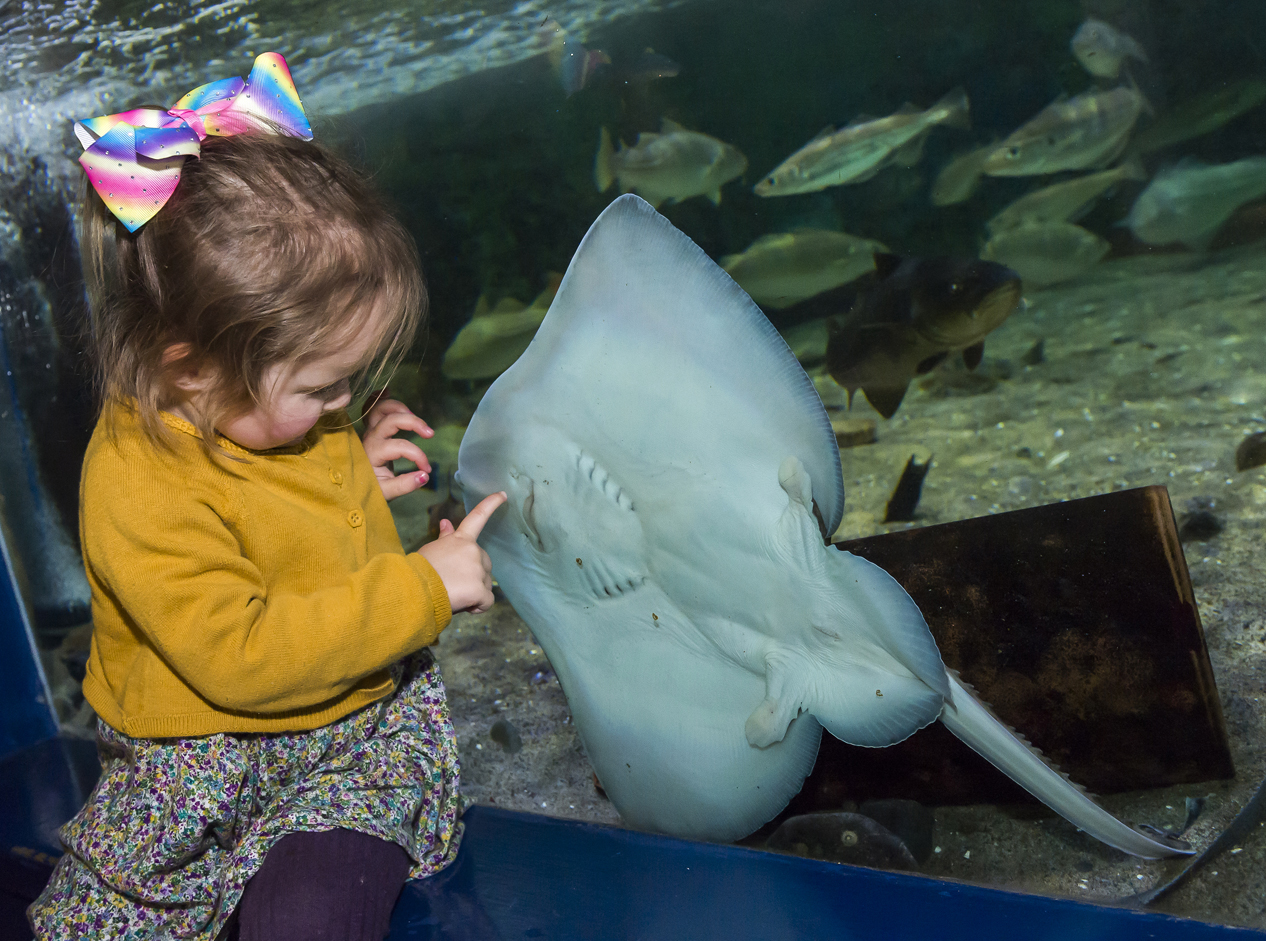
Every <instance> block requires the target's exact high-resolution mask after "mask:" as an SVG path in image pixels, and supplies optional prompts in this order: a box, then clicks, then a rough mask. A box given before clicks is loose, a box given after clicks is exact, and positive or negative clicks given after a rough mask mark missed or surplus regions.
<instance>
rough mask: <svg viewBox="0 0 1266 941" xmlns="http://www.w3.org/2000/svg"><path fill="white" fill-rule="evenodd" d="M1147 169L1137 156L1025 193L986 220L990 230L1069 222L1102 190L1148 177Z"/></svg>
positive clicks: (993, 232) (991, 231)
mask: <svg viewBox="0 0 1266 941" xmlns="http://www.w3.org/2000/svg"><path fill="white" fill-rule="evenodd" d="M1146 179H1147V171H1146V170H1144V169H1143V165H1142V164H1141V163H1140V162H1139V161H1138V160H1137V159H1133V160H1129V161H1126V162H1125V163H1123V164H1121V165H1120V166H1117V167H1113V168H1112V169H1111V170H1101V171H1099V172H1098V173H1088V174H1086V175H1085V176H1079V177H1074V178H1073V179H1071V180H1065V181H1064V182H1062V183H1055V184H1053V185H1051V186H1044V187H1042V188H1041V189H1039V190H1034V191H1033V192H1031V193H1026V194H1025V195H1024V196H1021V197H1020V198H1019V199H1017V200H1016V201H1015V202H1013V203H1011V205H1009V206H1007V207H1006V208H1005V209H1003V210H1002V211H1001V212H999V213H998V214H997V215H995V216H994V217H993V218H992V219H990V220H989V221H988V222H987V223H985V225H986V227H987V228H988V229H989V231H990V233H991V234H994V235H997V234H998V233H999V232H1002V231H1003V230H1005V229H1014V228H1016V227H1017V226H1020V225H1037V224H1040V223H1044V222H1070V221H1073V220H1074V219H1076V218H1079V217H1080V216H1081V215H1082V214H1083V213H1084V212H1085V211H1086V210H1087V209H1089V208H1090V206H1091V204H1092V203H1093V202H1094V201H1095V200H1096V199H1098V198H1099V196H1101V195H1102V194H1103V193H1105V192H1107V191H1108V190H1109V189H1111V188H1112V187H1114V186H1116V185H1117V184H1118V183H1121V182H1123V181H1125V180H1146Z"/></svg>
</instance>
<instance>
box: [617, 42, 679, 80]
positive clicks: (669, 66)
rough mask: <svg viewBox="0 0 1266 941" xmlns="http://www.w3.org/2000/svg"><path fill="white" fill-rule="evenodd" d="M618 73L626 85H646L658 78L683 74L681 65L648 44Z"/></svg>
mask: <svg viewBox="0 0 1266 941" xmlns="http://www.w3.org/2000/svg"><path fill="white" fill-rule="evenodd" d="M618 74H619V77H620V81H621V82H623V83H624V84H626V85H644V84H646V83H648V82H653V81H655V80H656V79H661V78H676V77H677V76H678V75H680V74H681V65H680V64H679V63H677V62H674V61H673V60H672V59H670V58H668V56H666V55H662V54H661V53H658V52H656V51H655V50H654V49H652V48H651V47H650V46H647V47H646V48H645V49H644V50H642V54H641V55H639V56H638V57H637V58H636V59H634V60H633V61H632V62H630V63H629V64H628V65H626V66H622V67H621V68H620V69H619V73H618Z"/></svg>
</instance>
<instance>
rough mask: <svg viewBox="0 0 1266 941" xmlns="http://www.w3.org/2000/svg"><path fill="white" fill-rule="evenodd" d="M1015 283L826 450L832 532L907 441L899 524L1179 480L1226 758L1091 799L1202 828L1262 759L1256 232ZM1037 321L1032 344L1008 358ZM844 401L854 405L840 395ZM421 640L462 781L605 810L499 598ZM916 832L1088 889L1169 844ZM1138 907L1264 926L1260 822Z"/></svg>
mask: <svg viewBox="0 0 1266 941" xmlns="http://www.w3.org/2000/svg"><path fill="white" fill-rule="evenodd" d="M1027 299H1028V302H1029V307H1028V309H1027V310H1022V311H1020V312H1017V313H1016V314H1014V315H1013V316H1012V317H1011V318H1010V319H1009V320H1008V321H1007V322H1006V323H1005V324H1004V325H1003V326H1002V327H1000V328H999V329H998V330H997V331H995V332H994V333H993V334H992V335H991V336H990V337H989V340H988V342H987V344H986V351H985V352H986V355H985V361H984V362H983V363H982V364H981V366H980V367H979V368H978V369H977V370H976V372H974V373H968V372H967V371H966V370H965V369H964V368H963V367H962V366H961V363H959V364H957V365H946V366H942V367H941V368H940V369H939V370H937V371H936V372H934V373H933V374H931V375H929V376H928V377H925V378H924V379H923V380H921V382H920V383H919V384H918V385H916V386H915V387H912V389H911V390H910V393H909V394H908V395H907V398H906V400H905V402H904V403H903V405H902V407H901V410H900V411H899V412H898V413H897V415H896V417H895V418H894V419H893V420H891V421H887V422H885V421H882V420H879V431H878V441H877V442H876V443H874V444H870V445H866V446H861V447H855V448H849V449H846V450H845V451H844V452H843V454H842V458H843V468H844V481H845V487H846V490H847V494H848V506H847V510H846V515H845V517H844V522H843V524H842V525H841V527H840V530H839V532H838V533H837V538H848V537H852V536H859V535H868V534H871V533H875V532H883V531H886V530H888V529H893V528H898V526H896V525H894V526H887V525H885V524H883V523H881V522H879V520H881V519H882V517H883V510H884V505H885V503H886V501H887V499H888V496H889V495H890V493H891V489H892V486H893V484H894V483H895V481H896V479H897V477H898V476H899V474H900V471H901V468H902V467H903V465H904V464H905V462H906V460H907V459H908V458H909V457H910V456H911V454H918V455H920V457H924V458H925V457H927V456H929V455H930V456H931V457H932V458H933V460H934V462H935V463H934V466H933V468H932V470H931V473H930V474H929V476H928V478H927V481H926V484H925V486H924V490H923V498H922V501H921V502H920V505H919V511H920V516H919V520H918V523H917V524H915V525H926V524H932V523H941V522H947V521H951V520H956V519H963V518H967V517H973V516H981V515H984V514H988V513H996V512H1002V511H1006V510H1012V509H1019V508H1021V507H1028V506H1037V505H1041V504H1045V503H1052V502H1056V501H1059V500H1065V499H1072V498H1076V497H1083V496H1089V495H1092V494H1097V493H1105V492H1108V491H1111V490H1117V489H1124V488H1130V487H1138V486H1142V485H1146V484H1156V483H1159V484H1164V485H1166V486H1167V487H1168V488H1169V493H1170V497H1171V500H1172V502H1173V505H1174V508H1175V511H1176V513H1177V514H1178V515H1179V518H1180V520H1181V518H1182V516H1183V514H1184V512H1185V510H1186V508H1187V507H1188V505H1189V503H1190V501H1193V500H1202V501H1204V504H1205V505H1207V506H1211V507H1212V510H1213V512H1214V513H1215V514H1216V516H1217V517H1218V519H1219V520H1220V521H1221V523H1222V524H1223V527H1224V528H1223V530H1222V532H1221V533H1220V534H1219V535H1217V536H1216V537H1214V538H1212V539H1210V540H1207V541H1204V542H1188V543H1187V544H1186V545H1185V552H1186V556H1187V563H1188V565H1189V567H1190V570H1191V577H1192V581H1193V583H1194V586H1195V592H1196V599H1197V602H1198V605H1199V609H1200V615H1201V618H1202V619H1203V622H1204V628H1205V633H1206V638H1207V641H1208V646H1209V653H1210V657H1211V659H1212V663H1213V668H1214V672H1215V674H1216V677H1217V682H1218V688H1219V693H1220V696H1221V701H1222V708H1223V711H1224V714H1225V717H1226V721H1227V729H1228V734H1229V737H1230V745H1231V753H1232V756H1233V759H1234V762H1235V767H1236V770H1237V775H1236V777H1235V779H1233V780H1231V781H1227V782H1206V783H1204V784H1200V785H1184V786H1181V787H1175V788H1169V789H1165V790H1158V791H1147V792H1138V793H1133V794H1124V795H1115V796H1112V797H1109V798H1106V799H1104V800H1103V803H1104V804H1105V805H1106V806H1107V807H1108V809H1109V810H1111V811H1112V812H1113V813H1115V814H1117V815H1119V816H1121V817H1123V818H1125V819H1127V820H1132V821H1147V822H1150V823H1152V824H1154V825H1158V826H1169V827H1178V826H1180V825H1181V824H1182V821H1183V819H1184V817H1185V810H1184V800H1185V798H1188V797H1203V798H1206V805H1205V810H1204V812H1203V814H1202V815H1201V816H1200V818H1199V819H1198V821H1197V822H1196V824H1195V825H1194V826H1193V828H1192V829H1191V830H1190V831H1188V833H1187V838H1188V839H1190V840H1191V841H1192V843H1193V844H1194V845H1195V847H1196V848H1197V849H1203V848H1204V847H1206V846H1207V845H1208V844H1209V843H1211V842H1212V841H1213V840H1214V839H1215V838H1216V836H1217V835H1218V834H1219V833H1221V831H1222V830H1223V829H1224V828H1225V827H1226V825H1227V824H1228V823H1229V822H1230V820H1231V819H1232V818H1233V817H1234V816H1235V815H1236V813H1237V812H1238V811H1239V810H1240V808H1241V807H1242V806H1243V804H1244V803H1246V802H1247V800H1248V799H1249V798H1250V797H1251V796H1252V794H1253V793H1254V791H1255V790H1256V788H1257V786H1258V784H1259V783H1260V782H1261V781H1262V779H1263V776H1264V775H1266V707H1264V705H1263V698H1264V695H1266V582H1264V581H1263V578H1262V572H1263V568H1264V566H1263V562H1262V556H1261V550H1262V535H1263V522H1264V521H1266V468H1257V469H1253V470H1248V471H1244V472H1240V473H1237V472H1236V470H1235V460H1234V452H1235V448H1236V446H1237V445H1238V444H1239V442H1240V440H1241V439H1242V437H1243V436H1244V435H1245V434H1248V433H1251V432H1255V431H1262V430H1266V246H1262V245H1260V244H1259V245H1256V246H1247V247H1242V248H1239V249H1236V250H1233V251H1229V252H1224V253H1220V254H1216V255H1212V256H1204V257H1200V256H1194V255H1184V254H1166V255H1157V256H1151V257H1139V258H1132V259H1126V260H1122V261H1116V262H1111V263H1107V264H1103V265H1100V266H1099V267H1098V268H1097V269H1095V270H1094V272H1093V273H1092V274H1091V275H1090V276H1088V277H1086V278H1084V279H1082V280H1081V281H1079V282H1077V283H1075V284H1072V285H1066V286H1061V287H1057V288H1052V289H1048V290H1045V291H1039V292H1033V293H1031V294H1029V295H1028V298H1027ZM1038 340H1042V341H1043V343H1044V354H1045V360H1044V361H1043V362H1041V363H1038V364H1036V365H1029V366H1026V365H1022V358H1023V357H1024V355H1025V353H1026V352H1028V351H1029V350H1030V349H1031V348H1032V347H1033V345H1034V344H1035V343H1036V342H1037V341H1038ZM818 386H819V391H820V392H821V393H822V395H823V400H824V401H825V403H826V404H827V406H828V408H842V406H843V394H842V392H841V391H840V390H839V389H838V387H836V386H835V385H834V383H833V382H831V381H830V380H829V378H822V377H819V378H818ZM853 415H854V416H859V417H876V416H874V413H873V412H872V411H871V410H870V409H869V407H868V406H867V405H866V404H865V402H863V401H860V399H859V401H858V402H855V403H854V408H853ZM427 499H428V498H420V499H416V500H411V501H403V503H402V505H401V506H400V507H399V517H398V521H399V523H400V525H401V529H402V532H406V531H408V532H413V533H416V532H418V530H419V527H421V529H422V530H423V531H424V530H425V519H424V517H421V516H420V514H424V512H425V503H426V502H427ZM900 525H910V524H900ZM406 541H408V537H406ZM437 655H438V657H439V661H440V663H441V666H442V668H443V670H444V675H445V677H446V680H447V683H448V688H449V695H450V702H451V704H452V710H453V715H454V720H455V722H456V725H457V730H458V734H459V736H460V742H461V753H462V758H463V786H464V790H465V794H466V796H467V798H468V799H469V800H470V801H472V802H475V803H488V804H495V805H497V806H500V807H508V808H514V809H517V810H526V811H532V812H535V813H542V814H550V815H554V816H559V817H567V818H572V819H582V820H589V821H594V822H598V823H605V824H613V825H617V826H618V825H620V819H619V815H618V814H617V813H616V811H615V809H614V808H613V807H612V806H611V805H610V803H609V802H607V801H606V800H605V799H604V798H603V797H602V796H601V795H600V794H599V792H598V791H597V790H596V789H595V786H594V778H593V773H592V770H591V769H590V767H589V764H588V761H587V760H586V758H585V752H584V748H583V745H582V744H581V742H580V741H579V739H578V737H577V735H576V733H575V730H574V727H573V726H572V724H571V720H570V715H569V712H568V708H567V702H566V699H565V698H564V696H563V694H562V690H561V688H560V687H559V685H558V681H557V680H556V679H555V678H554V675H553V673H552V672H551V671H550V669H549V662H548V660H547V659H546V657H545V655H544V653H543V652H542V650H541V648H540V646H539V645H537V644H536V642H535V640H534V638H533V637H532V634H531V631H530V630H529V629H528V627H527V626H526V625H525V624H524V623H523V621H522V620H521V619H520V618H519V617H518V616H517V615H516V614H515V612H514V610H513V609H512V608H511V607H510V605H509V603H507V602H504V601H502V602H499V603H498V604H497V605H496V606H494V608H493V609H492V610H491V611H489V612H488V613H487V614H484V615H478V616H476V615H468V614H462V615H459V616H457V617H456V618H455V619H454V622H453V624H452V626H451V627H450V628H449V629H448V630H446V631H445V632H444V634H443V636H442V638H441V640H440V642H439V645H438V647H437ZM499 719H504V720H507V721H508V722H509V723H511V724H512V725H513V726H514V729H515V730H516V731H517V732H518V735H519V737H520V738H521V740H522V747H521V749H519V750H518V751H516V752H513V753H512V752H510V751H508V750H507V749H506V747H505V746H504V745H503V744H501V743H500V742H499V741H498V740H497V739H498V738H499V739H502V740H505V739H506V736H505V735H504V734H498V735H497V737H496V738H494V737H493V734H492V733H493V726H494V723H496V722H497V720H499ZM512 744H513V743H512ZM935 841H936V845H937V847H938V851H937V852H935V853H933V855H932V857H931V859H930V861H929V862H928V863H927V864H925V865H924V867H923V869H922V871H923V872H924V873H926V874H928V875H932V876H938V877H948V878H953V879H960V880H966V881H969V882H974V883H980V884H986V885H993V886H1001V887H1006V888H1009V889H1015V890H1020V891H1024V892H1035V893H1044V894H1053V895H1060V896H1067V897H1072V898H1080V899H1086V900H1093V901H1097V902H1113V901H1118V900H1123V899H1124V898H1125V897H1127V896H1130V895H1132V894H1134V893H1137V892H1141V891H1146V890H1148V889H1151V888H1153V887H1155V886H1158V885H1161V884H1163V883H1165V882H1167V881H1168V880H1169V879H1170V878H1171V877H1172V876H1173V875H1175V874H1176V873H1177V872H1178V871H1179V870H1180V869H1182V868H1183V866H1184V862H1183V861H1181V860H1169V861H1156V862H1151V861H1145V860H1137V859H1134V858H1133V857H1129V856H1126V855H1124V854H1122V853H1120V852H1118V851H1116V850H1113V849H1111V848H1109V847H1106V846H1103V845H1101V844H1099V843H1098V842H1096V841H1095V840H1093V839H1091V838H1089V837H1087V836H1086V835H1084V834H1081V833H1079V832H1078V831H1076V830H1075V828H1074V827H1073V826H1072V825H1071V824H1068V823H1066V822H1065V821H1063V820H1062V819H1060V818H1058V817H1053V816H1035V815H1034V813H1033V812H1032V810H1031V809H1029V808H1027V807H1026V808H1008V807H997V806H988V805H978V806H970V807H942V808H937V809H936V836H935ZM1153 907H1154V908H1157V909H1160V910H1163V911H1169V912H1172V913H1175V914H1181V915H1185V916H1189V917H1195V918H1200V919H1205V920H1210V921H1217V922H1223V923H1228V924H1236V925H1248V926H1253V927H1257V928H1266V824H1257V825H1255V826H1254V828H1253V830H1252V831H1251V832H1250V833H1249V834H1248V835H1247V836H1246V837H1245V838H1244V840H1243V842H1242V843H1240V844H1238V845H1236V846H1233V847H1232V848H1230V849H1229V850H1228V851H1227V852H1225V853H1224V854H1222V855H1221V856H1220V857H1218V858H1217V859H1215V860H1213V861H1212V862H1210V863H1209V864H1208V865H1207V866H1205V867H1204V868H1203V869H1202V870H1201V871H1200V872H1198V873H1197V874H1195V875H1194V876H1193V877H1192V878H1191V879H1189V880H1188V881H1187V882H1186V883H1185V884H1184V885H1183V886H1181V887H1180V888H1179V889H1177V890H1176V891H1175V892H1173V893H1172V894H1170V895H1169V896H1167V897H1166V898H1165V899H1164V900H1162V901H1161V902H1159V903H1157V904H1155V905H1154V906H1153Z"/></svg>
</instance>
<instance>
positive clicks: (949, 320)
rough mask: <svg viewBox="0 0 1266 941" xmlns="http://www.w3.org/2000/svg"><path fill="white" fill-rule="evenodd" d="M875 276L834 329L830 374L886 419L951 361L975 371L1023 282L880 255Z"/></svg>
mask: <svg viewBox="0 0 1266 941" xmlns="http://www.w3.org/2000/svg"><path fill="white" fill-rule="evenodd" d="M875 276H876V281H875V283H874V284H873V285H872V286H870V287H869V288H867V289H866V290H864V291H862V292H861V293H859V294H858V296H857V299H856V301H855V302H854V303H853V305H852V307H851V308H850V309H849V310H848V312H847V314H845V315H844V316H843V317H840V318H838V319H837V320H836V322H835V324H834V325H833V326H832V327H831V329H830V335H829V338H828V340H827V344H826V367H827V371H828V372H829V373H830V374H831V378H832V379H834V380H835V381H836V382H837V383H839V384H840V385H841V386H843V387H844V389H845V390H846V391H847V392H848V400H849V405H850V406H851V405H852V399H853V394H854V393H855V392H856V391H857V390H859V389H860V390H861V391H862V393H863V394H864V395H865V396H866V401H868V402H869V403H870V404H871V406H872V407H873V408H874V409H875V411H877V412H878V413H879V414H880V415H882V416H883V417H884V418H891V417H892V416H893V415H894V414H896V411H897V409H898V408H899V407H900V405H901V400H902V399H903V398H905V394H906V389H907V388H908V387H909V385H910V382H911V380H913V379H914V378H915V377H916V376H921V375H923V374H924V373H927V372H930V371H931V370H932V369H934V368H935V367H936V366H937V365H939V364H940V363H941V362H942V361H943V360H945V359H946V358H947V357H948V356H949V355H950V354H951V353H956V352H961V353H962V355H963V362H965V363H966V364H967V367H968V368H969V369H975V368H976V366H977V365H979V364H980V360H981V357H982V356H983V355H984V350H985V336H986V335H987V334H988V333H989V332H990V331H992V330H993V329H994V328H995V327H997V326H998V325H999V324H1001V323H1002V322H1003V321H1004V320H1006V319H1007V317H1008V316H1010V314H1011V312H1012V311H1013V310H1015V308H1016V305H1018V304H1019V303H1020V276H1019V275H1018V274H1016V273H1015V272H1014V271H1012V270H1011V269H1010V268H1007V267H1006V266H1005V265H1000V264H994V263H993V262H989V261H980V260H978V259H975V258H953V257H948V256H939V257H935V258H902V257H901V256H899V255H876V256H875Z"/></svg>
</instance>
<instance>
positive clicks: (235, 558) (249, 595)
mask: <svg viewBox="0 0 1266 941" xmlns="http://www.w3.org/2000/svg"><path fill="white" fill-rule="evenodd" d="M138 483H139V484H142V485H141V486H138V485H137V484H138ZM144 483H146V482H144V481H135V480H133V481H132V482H131V485H130V486H128V487H126V489H125V488H123V487H119V486H115V487H111V488H109V489H110V491H111V492H110V494H109V498H108V499H95V500H93V501H91V502H90V503H86V504H85V506H84V519H83V535H84V552H85V557H86V559H87V560H88V562H89V565H90V566H92V568H93V571H94V575H95V576H96V577H97V578H98V579H99V580H100V582H101V584H102V585H103V587H104V588H105V589H106V591H108V592H109V594H110V595H112V596H113V599H114V602H115V605H114V606H115V607H116V608H117V609H118V610H120V611H122V612H126V619H127V621H128V623H129V627H130V628H131V629H132V630H134V631H137V632H139V633H140V634H141V635H143V636H144V638H145V640H146V641H147V642H148V644H149V645H150V646H152V647H153V648H154V649H155V650H156V651H157V653H158V654H159V656H161V657H162V659H163V661H165V663H166V664H167V665H168V667H169V668H170V669H171V670H172V671H173V672H174V673H176V674H177V675H178V676H180V678H181V679H182V680H183V681H184V682H185V683H187V684H188V685H189V686H190V687H191V688H193V689H194V690H195V691H196V692H197V693H198V694H199V695H200V696H202V697H204V698H205V699H206V700H208V701H209V702H211V703H212V704H214V705H216V706H218V707H220V708H222V709H226V710H237V711H245V712H253V713H278V712H287V711H291V710H297V709H306V708H311V707H313V706H316V705H318V704H320V703H323V702H326V701H327V700H329V699H331V698H332V697H334V696H337V695H339V694H340V693H343V692H345V691H346V690H348V689H350V688H352V687H353V686H354V685H356V683H357V682H358V681H359V680H360V679H362V678H363V677H365V676H367V675H369V674H371V673H373V672H375V671H377V670H380V669H382V668H384V667H387V666H389V665H390V664H391V663H393V662H394V661H396V660H398V659H399V658H400V657H402V656H404V655H405V654H407V653H409V652H411V651H413V650H416V649H418V648H420V647H423V646H426V645H427V644H430V643H433V642H434V641H435V639H436V638H437V637H438V635H439V633H440V631H441V630H442V629H443V627H444V626H445V625H446V624H447V623H448V621H449V619H450V618H451V611H450V609H449V603H448V595H447V593H446V592H445V590H444V586H443V583H442V582H441V581H440V578H439V576H438V575H437V574H436V572H435V570H434V569H433V568H432V567H431V566H430V564H429V563H428V562H427V561H426V560H425V559H423V558H422V557H421V556H420V555H418V554H416V553H411V554H409V555H407V556H406V555H402V554H397V553H394V552H385V553H380V554H378V555H374V556H372V557H371V558H369V560H368V561H367V563H366V564H365V565H363V566H362V567H361V568H360V569H358V570H356V571H354V572H350V573H348V574H347V575H346V576H344V577H343V578H341V579H340V580H338V581H337V582H336V583H334V584H330V585H328V586H326V587H322V588H320V589H319V590H316V591H313V592H311V593H306V594H304V593H297V592H284V591H277V590H274V591H272V592H270V591H269V588H268V585H267V584H266V581H265V579H264V576H263V574H262V573H261V572H260V570H259V569H258V568H257V567H256V566H255V565H254V564H253V563H252V562H251V561H250V560H249V559H247V558H246V557H245V556H244V555H243V554H242V552H241V550H240V547H239V545H238V542H237V539H236V537H235V536H234V535H233V533H232V532H231V531H230V528H229V526H228V525H227V524H226V523H225V521H224V520H223V519H222V518H221V516H220V515H219V513H218V512H217V511H216V509H215V508H213V506H212V505H211V503H210V501H208V500H206V499H199V498H197V497H196V495H194V494H192V493H190V492H189V491H188V490H187V489H186V490H185V491H183V492H181V491H180V490H178V489H177V488H176V487H175V486H170V485H168V486H164V485H163V484H161V483H158V482H156V481H153V480H151V481H149V483H151V484H154V485H155V486H144V485H143V484H144ZM156 491H157V492H156Z"/></svg>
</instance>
